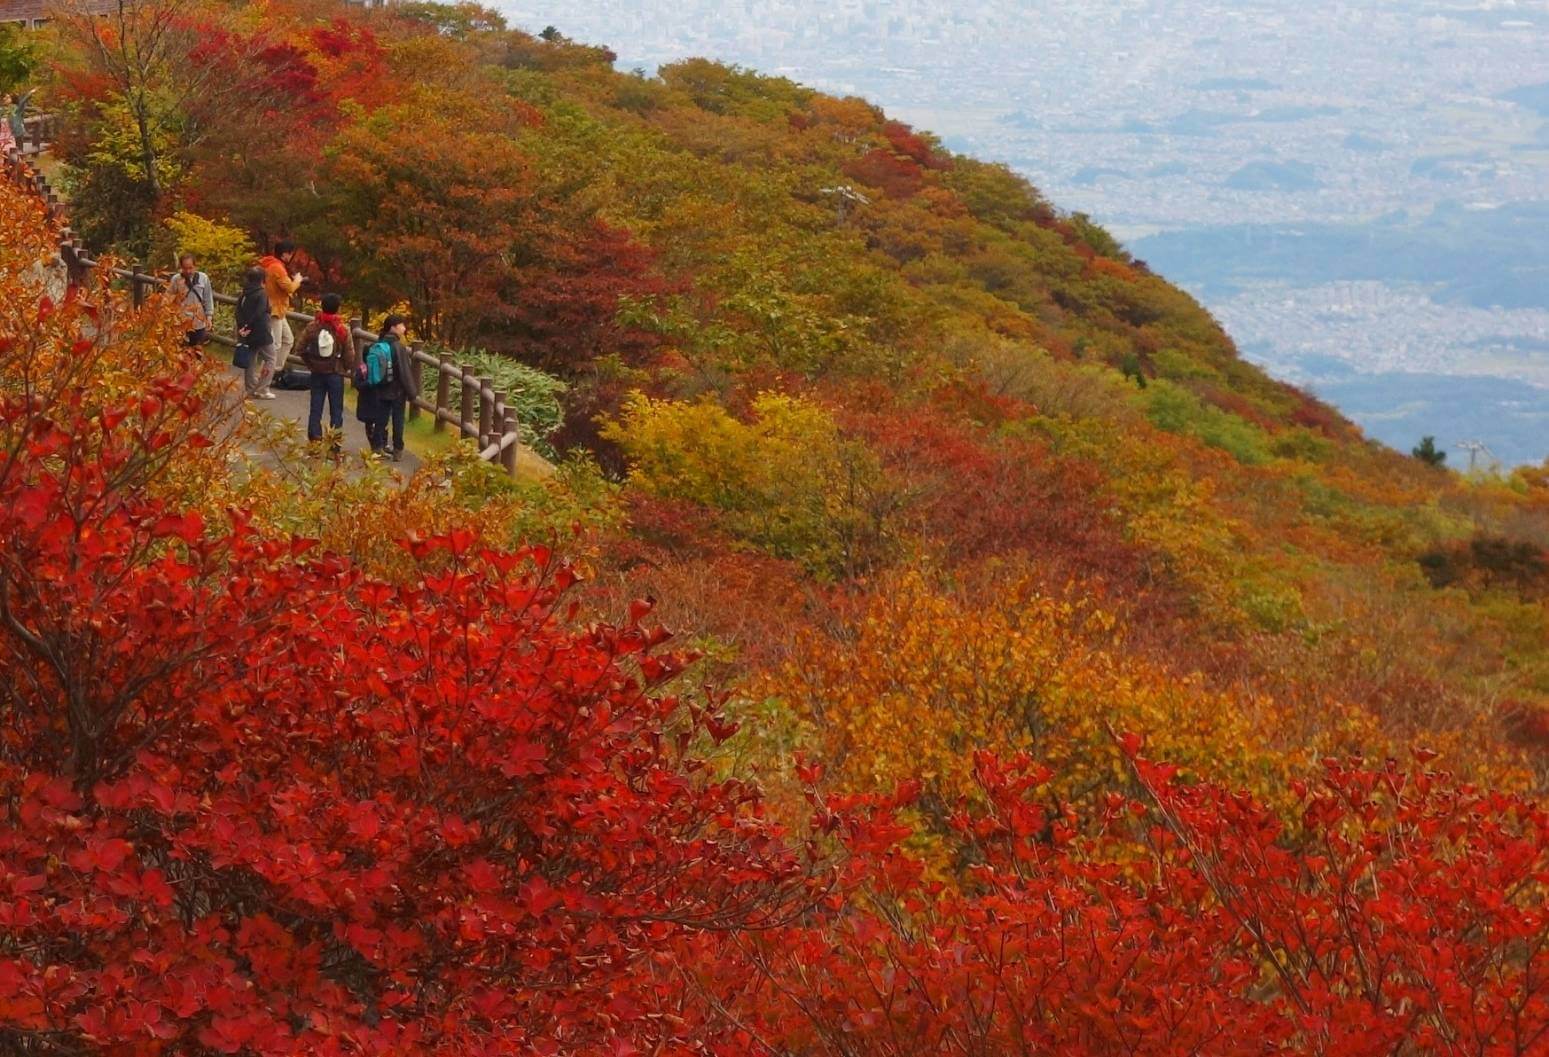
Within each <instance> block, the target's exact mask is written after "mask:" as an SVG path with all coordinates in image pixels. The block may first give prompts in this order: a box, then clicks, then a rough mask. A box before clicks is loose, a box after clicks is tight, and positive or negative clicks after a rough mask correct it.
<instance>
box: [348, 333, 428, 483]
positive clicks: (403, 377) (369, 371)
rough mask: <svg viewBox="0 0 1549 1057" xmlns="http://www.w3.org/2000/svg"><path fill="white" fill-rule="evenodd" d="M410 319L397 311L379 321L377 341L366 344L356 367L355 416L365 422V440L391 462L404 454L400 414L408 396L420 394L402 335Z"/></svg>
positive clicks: (373, 450)
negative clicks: (389, 431)
mask: <svg viewBox="0 0 1549 1057" xmlns="http://www.w3.org/2000/svg"><path fill="white" fill-rule="evenodd" d="M408 329H409V321H408V320H407V319H406V318H404V317H403V316H400V315H397V314H396V313H395V314H393V315H390V316H388V317H387V318H386V319H384V320H383V321H382V329H381V331H380V333H379V336H378V337H377V340H376V341H373V342H372V343H371V344H370V345H368V346H366V352H365V355H364V356H362V357H361V361H360V363H359V365H358V366H357V367H356V368H355V388H356V389H357V390H359V392H360V395H359V397H358V398H357V402H356V405H355V417H356V418H358V419H359V420H360V421H361V422H363V423H365V425H366V441H367V442H368V443H369V444H370V445H371V451H372V453H373V454H375V455H377V456H379V457H386V456H387V455H388V454H389V453H390V454H391V456H392V459H393V461H394V462H397V461H398V460H400V459H402V458H403V416H404V409H405V407H406V405H407V404H408V402H409V401H410V400H413V399H414V398H415V397H417V396H419V388H418V387H417V386H416V385H415V384H414V372H413V370H412V369H411V368H412V356H411V354H410V352H409V349H408V346H406V345H405V344H404V343H403V336H404V334H405V332H407V330H408ZM389 422H391V423H392V428H393V435H392V448H391V449H389V448H388V446H387V427H388V423H389Z"/></svg>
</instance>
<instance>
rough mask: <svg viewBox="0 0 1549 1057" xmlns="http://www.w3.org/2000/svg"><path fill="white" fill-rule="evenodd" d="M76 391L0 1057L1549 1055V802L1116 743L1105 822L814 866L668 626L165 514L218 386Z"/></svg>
mask: <svg viewBox="0 0 1549 1057" xmlns="http://www.w3.org/2000/svg"><path fill="white" fill-rule="evenodd" d="M17 348H18V344H17V341H16V336H14V335H6V334H4V333H0V352H3V353H4V354H5V355H6V356H14V355H16V354H17ZM56 351H57V350H56ZM46 362H49V361H48V358H47V357H44V358H40V359H39V360H38V361H37V363H35V364H32V365H31V368H29V369H28V370H23V371H16V372H9V371H7V372H5V374H4V378H3V381H4V382H5V385H6V386H7V387H8V388H4V389H0V393H5V394H9V395H0V1052H3V1053H18V1054H47V1055H55V1054H58V1055H76V1054H82V1055H84V1054H93V1055H95V1054H113V1055H119V1054H124V1055H128V1054H169V1055H171V1054H177V1055H183V1054H189V1055H203V1054H216V1053H219V1054H242V1055H252V1057H260V1055H261V1057H271V1055H273V1057H280V1055H302V1054H307V1055H318V1054H321V1055H329V1054H363V1055H400V1054H401V1055H404V1057H408V1055H411V1054H412V1055H416V1057H419V1055H426V1054H445V1055H448V1057H450V1055H454V1054H455V1055H459V1057H461V1055H470V1054H513V1055H514V1054H567V1055H570V1054H575V1055H592V1054H596V1055H609V1057H627V1055H630V1054H639V1053H651V1054H662V1055H688V1054H701V1055H726V1057H731V1055H740V1054H761V1055H762V1054H768V1055H775V1054H780V1055H787V1054H790V1055H797V1054H800V1055H828V1054H832V1055H835V1057H838V1055H844V1057H894V1055H897V1057H903V1055H906V1054H910V1055H912V1054H921V1053H932V1054H935V1053H940V1054H961V1055H964V1057H967V1055H991V1054H1059V1055H1074V1057H1085V1055H1093V1057H1096V1055H1102V1057H1109V1055H1112V1057H1119V1055H1157V1057H1160V1055H1169V1057H1170V1055H1183V1054H1210V1055H1223V1057H1228V1055H1249V1054H1253V1055H1261V1054H1286V1055H1290V1054H1325V1055H1329V1057H1356V1055H1367V1054H1371V1055H1378V1054H1430V1053H1459V1054H1462V1053H1467V1054H1482V1055H1490V1057H1497V1055H1508V1054H1509V1055H1527V1054H1538V1053H1545V1052H1549V1001H1546V996H1545V992H1544V988H1545V986H1546V983H1549V958H1546V956H1545V953H1544V951H1545V940H1546V938H1549V920H1546V916H1545V912H1544V909H1545V908H1544V892H1545V884H1546V882H1549V857H1546V854H1545V851H1546V848H1549V817H1546V816H1545V814H1544V812H1543V811H1541V810H1540V809H1539V808H1538V807H1536V806H1534V805H1531V804H1528V803H1525V802H1522V801H1520V800H1515V799H1512V798H1510V797H1506V796H1503V795H1497V794H1490V793H1481V792H1476V791H1473V790H1469V789H1462V788H1458V787H1456V786H1454V785H1452V784H1450V783H1449V782H1448V781H1446V780H1445V779H1443V778H1440V777H1437V776H1434V775H1431V774H1428V773H1426V772H1425V771H1424V770H1423V769H1421V770H1416V771H1413V772H1405V771H1402V770H1400V769H1398V768H1396V767H1389V768H1386V769H1378V770H1369V769H1363V768H1359V767H1345V766H1338V765H1330V767H1329V768H1328V771H1327V774H1326V776H1325V778H1324V780H1323V781H1322V783H1321V784H1319V785H1318V786H1317V787H1315V788H1307V789H1302V790H1298V791H1297V796H1298V802H1299V804H1300V814H1299V817H1298V818H1297V819H1296V824H1295V825H1294V826H1288V825H1286V824H1285V823H1284V822H1283V820H1282V818H1281V817H1280V816H1277V815H1275V814H1272V813H1270V812H1269V811H1267V810H1266V809H1264V808H1263V807H1261V806H1260V805H1258V804H1256V803H1255V802H1253V801H1252V800H1251V799H1249V798H1247V797H1245V796H1241V795H1236V794H1233V793H1230V792H1227V791H1223V790H1221V789H1218V788H1215V787H1213V786H1210V785H1208V784H1203V785H1192V786H1191V785H1186V784H1180V783H1179V782H1178V781H1176V779H1175V776H1174V775H1173V774H1172V773H1171V772H1170V771H1169V769H1167V768H1165V767H1162V766H1159V765H1156V764H1152V763H1149V762H1147V761H1145V760H1144V759H1143V758H1141V757H1140V755H1139V743H1138V741H1134V740H1129V739H1126V740H1125V741H1124V743H1123V744H1122V749H1123V751H1124V752H1125V754H1126V756H1127V758H1128V759H1129V760H1130V761H1131V762H1132V765H1133V778H1134V792H1135V794H1136V797H1137V798H1136V799H1131V798H1130V797H1128V796H1125V795H1121V794H1120V793H1118V792H1115V793H1114V794H1113V795H1112V796H1111V797H1110V799H1109V801H1108V810H1107V812H1106V814H1105V815H1104V816H1103V817H1101V818H1096V819H1087V820H1080V819H1077V818H1075V817H1073V816H1072V815H1071V814H1070V813H1069V812H1067V811H1065V810H1063V809H1060V808H1058V807H1055V806H1052V805H1049V804H1047V803H1046V795H1045V793H1044V792H1043V788H1042V785H1043V782H1044V780H1045V778H1046V777H1047V775H1046V773H1045V772H1043V771H1041V770H1040V769H1039V768H1037V767H1036V766H1035V765H1033V764H1032V763H1031V762H1029V761H1026V760H1016V761H1010V762H1003V761H999V760H996V759H995V758H993V757H988V756H986V757H982V758H980V759H979V760H978V761H977V767H978V771H977V774H978V779H979V787H980V791H979V794H978V796H977V798H976V800H975V801H974V802H973V803H972V804H964V805H961V806H959V808H958V809H957V810H956V811H955V812H952V811H948V812H946V813H945V814H941V813H938V816H937V817H941V818H946V819H948V820H949V824H948V825H947V827H946V828H945V829H944V830H943V831H941V832H938V833H935V834H934V835H933V840H932V842H931V846H932V848H933V849H934V854H935V858H934V864H933V868H932V870H931V871H927V870H926V869H925V867H924V865H923V864H922V863H921V862H920V861H917V860H916V859H914V858H911V857H910V856H909V855H908V854H905V853H904V852H903V851H902V850H900V846H899V842H900V841H901V840H902V839H903V838H904V837H906V836H907V835H908V834H909V830H908V829H907V828H906V827H904V826H903V825H901V824H899V822H898V821H897V819H896V814H897V809H899V808H901V807H902V806H903V805H904V804H905V803H906V802H907V799H908V791H907V790H906V791H904V792H903V793H902V794H900V795H899V796H898V797H895V798H893V799H891V800H887V801H878V800H873V799H860V798H847V797H843V796H839V795H835V796H831V797H828V798H826V799H825V798H823V797H820V796H819V795H818V794H817V793H815V792H814V793H811V794H809V795H810V796H811V799H812V808H813V812H814V832H815V833H816V834H818V836H816V837H814V838H810V839H799V838H798V837H796V836H795V835H794V834H791V833H788V832H787V831H786V830H785V829H783V828H782V826H781V825H779V824H778V823H776V822H775V821H773V820H771V819H769V818H767V817H766V816H765V811H764V807H763V802H762V801H761V799H760V796H759V794H758V791H757V790H756V789H754V788H752V787H751V786H748V785H746V784H743V783H741V782H738V781H732V780H726V779H724V778H721V777H718V776H717V775H716V774H714V773H713V772H712V771H711V769H710V768H708V767H707V766H706V765H704V764H703V763H701V762H700V761H699V760H698V759H696V757H695V756H694V754H693V751H692V747H693V745H695V744H696V743H702V741H703V739H706V738H717V737H724V736H727V735H728V734H729V733H730V730H731V727H730V725H728V724H725V723H723V722H722V721H721V720H720V718H719V717H717V716H715V715H712V714H706V713H705V712H704V711H703V710H701V709H699V708H697V707H695V706H694V705H692V704H691V703H689V702H688V701H685V700H679V699H676V698H674V697H671V696H663V694H662V692H661V691H662V684H663V683H665V682H666V681H667V680H670V679H671V678H672V677H673V676H674V675H675V674H676V673H677V672H679V671H680V670H681V668H682V666H683V664H684V663H685V658H682V657H678V656H674V655H671V654H664V653H662V652H661V646H662V645H663V642H664V640H665V638H666V636H665V635H664V634H663V633H661V632H659V631H653V630H648V629H646V628H644V627H643V626H641V624H640V622H639V621H640V619H641V618H642V617H643V616H644V615H645V609H646V608H647V607H645V606H637V607H635V609H634V610H633V613H632V616H631V619H630V620H629V621H628V622H627V623H626V624H625V625H624V626H621V627H607V626H589V627H588V626H581V625H578V624H576V623H575V619H574V618H575V614H574V612H573V610H571V609H568V608H567V607H566V604H565V601H564V595H565V591H566V588H567V587H568V586H569V584H570V581H571V579H572V575H571V574H570V573H569V571H568V570H567V568H566V567H565V566H564V565H563V564H562V563H560V562H557V561H556V560H554V559H553V558H552V557H551V556H550V555H549V554H547V553H546V552H543V551H541V550H537V549H529V550H523V551H519V552H516V553H503V552H498V551H494V550H490V549H487V548H485V547H483V546H481V544H480V543H479V541H478V540H476V539H474V538H473V537H472V536H471V535H465V534H461V533H457V534H453V535H451V536H448V537H445V538H439V539H435V540H425V541H408V542H406V544H405V545H406V546H407V547H409V549H410V551H411V553H412V554H413V556H414V557H415V558H416V559H417V562H418V570H419V574H418V576H417V577H416V578H414V579H413V580H412V582H408V583H401V584H394V583H386V582H381V581H377V580H373V579H371V578H370V577H368V576H366V575H365V574H363V573H362V572H361V571H360V570H358V569H356V568H354V567H353V566H351V565H350V564H349V563H348V562H346V561H344V560H343V559H341V558H338V557H336V556H333V555H328V554H319V553H316V552H315V550H314V549H313V548H311V547H309V545H308V543H307V541H304V540H297V539H266V538H263V537H262V536H261V535H259V534H257V533H256V532H254V531H253V530H252V529H251V528H250V527H249V526H248V525H247V524H246V523H245V522H244V521H243V519H242V518H241V517H240V516H239V515H234V516H233V517H232V518H231V519H230V523H229V524H227V525H222V526H214V525H208V524H205V523H204V522H203V521H201V520H200V519H199V518H197V517H195V516H192V515H190V514H187V513H185V512H182V511H178V510H175V509H169V508H168V507H167V506H166V505H165V504H164V503H162V502H160V501H158V500H156V499H154V498H153V497H152V496H153V493H154V491H155V489H154V488H153V487H152V485H153V484H154V483H155V482H156V481H157V479H158V475H161V474H163V473H165V472H166V468H167V460H168V452H171V451H175V450H177V448H178V447H179V446H180V445H184V444H197V443H198V439H197V436H198V435H197V433H196V432H193V431H191V428H190V423H192V422H194V421H195V420H196V419H197V418H198V416H199V415H200V413H201V412H200V408H199V398H198V396H197V393H198V391H199V387H198V386H197V385H196V384H194V383H193V382H192V381H190V380H189V379H186V378H184V379H175V380H165V381H152V382H149V383H146V385H145V389H144V391H143V392H140V393H137V394H135V395H133V396H132V397H131V398H129V399H126V400H124V401H123V402H121V403H118V404H113V405H111V406H107V407H102V408H93V407H89V406H87V404H86V401H85V400H84V399H83V397H82V395H81V393H80V390H79V388H78V387H77V388H72V387H68V386H63V387H55V388H53V389H48V388H47V387H42V388H40V387H39V386H38V385H37V377H38V371H37V370H34V369H32V368H38V369H41V366H42V365H43V364H45V363H46ZM54 362H57V363H62V364H68V363H71V362H78V358H77V360H72V359H71V358H70V357H64V358H60V359H57V360H56V361H54ZM6 366H11V364H7V365H6ZM363 530H364V531H369V530H370V529H369V526H367V527H365V528H364V529H363ZM1422 767H1423V764H1422ZM802 770H803V772H804V774H803V780H804V781H805V782H807V783H809V784H814V783H815V782H816V780H817V778H818V775H817V774H816V773H815V771H814V772H810V773H809V772H807V771H806V768H802ZM823 848H827V849H828V852H829V854H827V855H825V854H824V853H823V852H822V851H821V850H820V849H823ZM935 877H941V878H946V880H934V879H931V878H935Z"/></svg>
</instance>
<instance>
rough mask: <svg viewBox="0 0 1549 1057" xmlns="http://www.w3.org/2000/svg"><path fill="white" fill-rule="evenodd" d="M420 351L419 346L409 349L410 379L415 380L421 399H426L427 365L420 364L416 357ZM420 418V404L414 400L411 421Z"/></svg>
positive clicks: (415, 386)
mask: <svg viewBox="0 0 1549 1057" xmlns="http://www.w3.org/2000/svg"><path fill="white" fill-rule="evenodd" d="M419 351H420V347H419V346H418V345H413V346H411V347H410V349H409V377H411V378H413V379H414V391H415V392H416V393H419V394H421V395H420V399H424V383H425V365H424V364H422V363H420V361H419V357H418V356H416V355H415V353H417V352H419ZM419 417H420V406H419V404H417V403H415V402H414V401H413V400H410V401H409V421H411V422H412V421H414V420H415V419H417V418H419Z"/></svg>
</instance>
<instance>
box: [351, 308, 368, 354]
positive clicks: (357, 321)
mask: <svg viewBox="0 0 1549 1057" xmlns="http://www.w3.org/2000/svg"><path fill="white" fill-rule="evenodd" d="M364 329H365V323H364V321H363V320H362V319H361V318H360V317H359V316H351V317H350V348H351V349H353V350H354V351H355V362H356V363H359V362H360V354H361V353H363V352H365V351H366V350H365V349H364V348H362V344H363V343H362V342H361V340H360V338H359V337H358V336H357V335H356V334H355V332H356V331H357V330H364Z"/></svg>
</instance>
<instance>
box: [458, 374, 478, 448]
mask: <svg viewBox="0 0 1549 1057" xmlns="http://www.w3.org/2000/svg"><path fill="white" fill-rule="evenodd" d="M458 379H459V383H458V384H459V385H460V386H461V387H462V409H461V411H459V413H458V419H457V428H458V429H459V430H460V431H461V432H462V435H463V436H465V437H477V436H478V435H479V425H478V419H476V418H474V417H473V416H474V409H473V397H474V389H473V387H474V386H475V385H477V384H478V381H477V379H476V378H475V377H474V374H473V368H472V367H470V366H469V365H468V364H466V363H464V364H461V365H459V367H458Z"/></svg>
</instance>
